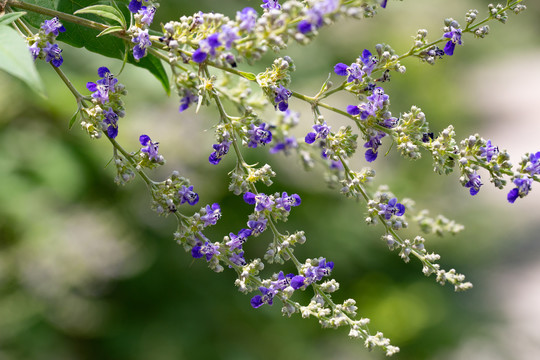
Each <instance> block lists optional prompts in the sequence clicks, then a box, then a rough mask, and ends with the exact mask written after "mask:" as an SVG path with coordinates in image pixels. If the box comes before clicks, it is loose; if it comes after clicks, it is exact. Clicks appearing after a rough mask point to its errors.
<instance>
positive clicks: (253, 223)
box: [247, 216, 268, 235]
mask: <svg viewBox="0 0 540 360" xmlns="http://www.w3.org/2000/svg"><path fill="white" fill-rule="evenodd" d="M267 222H268V219H266V218H264V217H262V216H261V217H259V218H258V219H257V220H249V221H248V223H247V225H248V227H249V228H250V229H251V230H252V232H251V235H258V234H260V233H262V232H263V231H264V230H266V223H267Z"/></svg>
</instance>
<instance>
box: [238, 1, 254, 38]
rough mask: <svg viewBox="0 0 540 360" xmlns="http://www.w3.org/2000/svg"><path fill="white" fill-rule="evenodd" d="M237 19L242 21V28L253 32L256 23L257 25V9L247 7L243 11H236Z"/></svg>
mask: <svg viewBox="0 0 540 360" xmlns="http://www.w3.org/2000/svg"><path fill="white" fill-rule="evenodd" d="M236 20H237V21H238V22H239V23H240V30H244V31H246V32H252V31H253V29H254V28H255V25H257V11H255V9H253V8H250V7H246V8H244V9H242V11H237V12H236Z"/></svg>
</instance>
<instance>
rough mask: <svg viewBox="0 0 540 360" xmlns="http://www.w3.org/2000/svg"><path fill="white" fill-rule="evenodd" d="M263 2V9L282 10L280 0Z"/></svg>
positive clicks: (265, 0) (264, 0)
mask: <svg viewBox="0 0 540 360" xmlns="http://www.w3.org/2000/svg"><path fill="white" fill-rule="evenodd" d="M262 2H263V4H262V5H261V7H262V8H263V9H265V10H271V9H276V10H281V5H280V4H279V1H278V0H262Z"/></svg>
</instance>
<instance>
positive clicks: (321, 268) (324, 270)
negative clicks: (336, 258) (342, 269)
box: [315, 259, 334, 281]
mask: <svg viewBox="0 0 540 360" xmlns="http://www.w3.org/2000/svg"><path fill="white" fill-rule="evenodd" d="M332 269H334V262H332V261H328V262H327V261H326V259H322V260H320V261H319V264H318V265H317V267H316V268H315V279H316V280H317V281H320V280H322V278H323V277H325V276H328V275H330V273H331V272H332Z"/></svg>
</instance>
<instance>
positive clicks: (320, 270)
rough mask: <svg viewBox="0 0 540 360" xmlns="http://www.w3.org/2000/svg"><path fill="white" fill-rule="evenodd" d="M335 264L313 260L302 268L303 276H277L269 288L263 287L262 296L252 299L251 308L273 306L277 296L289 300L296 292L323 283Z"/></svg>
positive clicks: (323, 260) (323, 259) (322, 260)
mask: <svg viewBox="0 0 540 360" xmlns="http://www.w3.org/2000/svg"><path fill="white" fill-rule="evenodd" d="M333 268H334V263H333V262H332V261H328V262H327V261H326V259H325V258H320V259H313V260H312V261H308V262H306V264H304V265H303V266H302V269H301V274H302V275H294V274H287V275H284V274H283V271H281V272H279V274H277V276H276V278H275V280H273V281H270V284H269V285H268V286H261V287H259V290H260V291H261V293H262V295H255V296H254V297H253V298H251V306H253V307H254V308H255V309H256V308H259V307H261V306H262V305H264V304H268V305H272V304H273V301H274V297H275V296H281V297H283V298H284V299H288V298H289V297H290V296H291V295H292V293H293V292H294V291H295V290H298V289H305V288H306V287H307V286H309V285H311V284H313V283H316V282H318V281H321V280H322V278H323V277H326V276H328V275H330V273H331V272H332V269H333Z"/></svg>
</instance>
